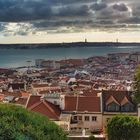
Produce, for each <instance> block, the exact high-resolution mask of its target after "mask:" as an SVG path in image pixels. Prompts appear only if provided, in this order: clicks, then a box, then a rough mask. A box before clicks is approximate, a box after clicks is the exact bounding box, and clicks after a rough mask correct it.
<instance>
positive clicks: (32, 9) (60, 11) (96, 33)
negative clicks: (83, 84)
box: [0, 0, 140, 43]
mask: <svg viewBox="0 0 140 140" xmlns="http://www.w3.org/2000/svg"><path fill="white" fill-rule="evenodd" d="M0 7H1V10H0V43H56V42H58V43H60V42H78V41H84V40H85V38H87V41H89V42H105V41H111V42H114V41H116V39H118V40H119V41H120V42H139V38H138V37H139V36H140V32H139V31H140V29H139V27H140V16H139V15H140V2H139V1H138V0H133V1H131V0H118V1H117V2H116V1H115V0H86V1H85V0H77V1H74V0H61V1H58V0H20V1H19V0H0Z"/></svg>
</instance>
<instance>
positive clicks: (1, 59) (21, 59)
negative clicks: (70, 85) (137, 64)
mask: <svg viewBox="0 0 140 140" xmlns="http://www.w3.org/2000/svg"><path fill="white" fill-rule="evenodd" d="M135 51H140V47H133V46H128V47H118V48H117V47H108V48H106V47H87V48H86V47H85V48H80V47H79V48H78V47H76V48H52V49H51V48H49V49H31V50H20V49H19V50H15V49H9V50H7V49H0V67H19V66H26V65H27V61H28V60H30V61H32V64H34V62H35V59H42V58H43V59H55V60H58V59H59V60H60V59H65V58H87V57H91V56H101V55H106V54H108V53H115V52H135Z"/></svg>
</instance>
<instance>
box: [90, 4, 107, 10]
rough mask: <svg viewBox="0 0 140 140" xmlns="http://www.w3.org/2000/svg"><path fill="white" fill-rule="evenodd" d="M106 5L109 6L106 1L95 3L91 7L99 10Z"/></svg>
mask: <svg viewBox="0 0 140 140" xmlns="http://www.w3.org/2000/svg"><path fill="white" fill-rule="evenodd" d="M106 7H107V4H106V3H95V4H93V5H91V7H90V8H91V9H93V10H95V11H98V10H102V9H104V8H106Z"/></svg>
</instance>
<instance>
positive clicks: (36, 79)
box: [0, 52, 140, 133]
mask: <svg viewBox="0 0 140 140" xmlns="http://www.w3.org/2000/svg"><path fill="white" fill-rule="evenodd" d="M139 62H140V53H138V52H137V53H115V54H108V55H107V56H97V57H90V58H87V59H66V60H58V61H54V60H43V59H38V60H36V61H35V66H34V67H30V66H29V67H26V68H16V69H0V102H3V103H13V104H16V105H21V106H23V107H25V108H27V109H28V110H31V111H34V112H38V113H40V114H43V115H45V116H47V117H49V118H50V119H51V120H53V121H55V122H56V123H57V124H58V125H60V126H61V127H62V128H63V129H64V130H65V131H68V132H69V133H70V132H73V133H74V132H80V131H82V130H83V129H85V130H86V131H87V132H88V131H90V132H98V133H102V132H104V128H105V127H106V124H107V121H108V120H109V119H110V118H112V117H113V116H114V115H116V114H122V113H123V114H129V115H132V116H137V107H136V104H135V103H134V102H133V100H132V96H133V82H134V81H133V77H134V71H135V69H136V67H137V65H138V64H139Z"/></svg>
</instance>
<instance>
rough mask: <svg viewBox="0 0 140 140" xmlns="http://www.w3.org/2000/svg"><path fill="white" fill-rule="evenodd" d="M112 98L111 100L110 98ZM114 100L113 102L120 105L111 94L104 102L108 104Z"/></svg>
mask: <svg viewBox="0 0 140 140" xmlns="http://www.w3.org/2000/svg"><path fill="white" fill-rule="evenodd" d="M111 99H112V100H111ZM109 100H111V101H109ZM113 101H114V102H115V103H117V104H118V105H120V103H119V102H118V101H117V100H116V99H115V97H114V96H113V95H111V96H110V97H109V98H108V99H107V102H106V104H107V105H108V104H110V103H111V102H113Z"/></svg>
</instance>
